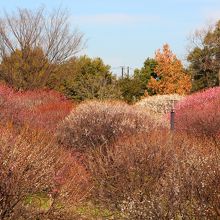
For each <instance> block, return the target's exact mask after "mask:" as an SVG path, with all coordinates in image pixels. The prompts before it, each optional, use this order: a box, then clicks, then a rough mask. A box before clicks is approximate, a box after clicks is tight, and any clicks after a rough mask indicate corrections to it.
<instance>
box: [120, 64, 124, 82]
mask: <svg viewBox="0 0 220 220" xmlns="http://www.w3.org/2000/svg"><path fill="white" fill-rule="evenodd" d="M120 67H121V78H122V79H123V78H124V66H120Z"/></svg>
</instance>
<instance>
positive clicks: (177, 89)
mask: <svg viewBox="0 0 220 220" xmlns="http://www.w3.org/2000/svg"><path fill="white" fill-rule="evenodd" d="M155 60H156V62H157V66H156V67H155V69H154V72H155V73H156V77H151V79H150V80H149V81H148V88H149V89H151V90H152V92H153V93H154V94H161V95H163V94H173V93H177V94H180V95H184V94H187V93H189V92H190V89H191V78H190V76H189V74H187V72H186V71H185V70H184V68H183V65H182V63H181V61H180V60H178V59H177V57H176V55H175V54H173V53H172V51H171V50H170V47H169V45H168V44H165V45H164V46H163V51H162V52H161V51H160V49H159V50H157V51H156V55H155Z"/></svg>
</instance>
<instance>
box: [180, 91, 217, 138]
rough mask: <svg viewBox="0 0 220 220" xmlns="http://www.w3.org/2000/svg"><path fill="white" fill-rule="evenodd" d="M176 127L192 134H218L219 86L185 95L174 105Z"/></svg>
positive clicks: (211, 135)
mask: <svg viewBox="0 0 220 220" xmlns="http://www.w3.org/2000/svg"><path fill="white" fill-rule="evenodd" d="M176 128H177V130H179V131H185V132H188V133H191V134H193V135H205V136H209V137H213V138H217V137H219V135H220V87H215V88H211V89H208V90H205V91H202V92H198V93H195V94H192V95H190V96H186V98H185V99H183V100H182V101H180V102H179V103H178V104H177V106H176Z"/></svg>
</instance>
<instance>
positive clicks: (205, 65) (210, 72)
mask: <svg viewBox="0 0 220 220" xmlns="http://www.w3.org/2000/svg"><path fill="white" fill-rule="evenodd" d="M192 42H193V49H192V50H191V51H190V53H189V54H188V57H187V60H188V61H189V63H190V65H189V70H190V72H191V74H192V79H193V83H192V90H193V91H197V90H200V89H204V88H210V87H214V86H217V85H219V78H220V76H219V69H220V21H218V22H217V23H216V25H215V26H214V27H211V28H207V29H203V30H199V31H196V32H195V33H194V35H193V37H192Z"/></svg>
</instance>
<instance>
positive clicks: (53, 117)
mask: <svg viewBox="0 0 220 220" xmlns="http://www.w3.org/2000/svg"><path fill="white" fill-rule="evenodd" d="M73 106H74V105H73V103H72V102H70V101H68V100H67V99H66V98H65V97H64V96H63V95H61V94H59V93H58V92H55V91H52V90H40V89H39V90H34V91H26V92H16V91H14V90H13V89H11V88H9V87H7V86H5V85H0V108H1V111H0V122H1V123H2V124H5V123H7V122H11V123H12V124H13V125H15V126H17V127H22V126H23V125H28V126H31V127H32V128H41V129H42V128H43V129H49V130H53V129H55V128H56V125H57V124H58V123H59V122H60V121H61V120H62V119H64V118H65V116H66V115H68V114H69V112H70V111H71V109H72V108H73Z"/></svg>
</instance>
